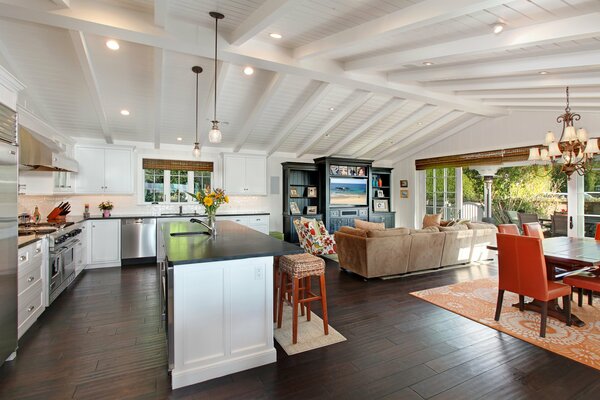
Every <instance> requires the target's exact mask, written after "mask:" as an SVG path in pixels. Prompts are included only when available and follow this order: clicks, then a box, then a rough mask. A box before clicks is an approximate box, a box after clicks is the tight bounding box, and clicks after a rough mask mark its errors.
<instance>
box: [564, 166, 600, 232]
mask: <svg viewBox="0 0 600 400" xmlns="http://www.w3.org/2000/svg"><path fill="white" fill-rule="evenodd" d="M577 178H578V177H577V173H574V174H573V175H572V176H571V179H577ZM583 187H584V193H583V210H584V211H583V212H584V221H585V222H584V225H585V228H584V229H585V236H588V237H594V235H595V233H596V224H597V223H598V222H600V162H598V161H594V164H593V166H592V170H591V171H589V172H588V173H586V174H585V175H584V176H583Z"/></svg>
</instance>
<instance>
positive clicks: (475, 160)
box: [415, 147, 529, 170]
mask: <svg viewBox="0 0 600 400" xmlns="http://www.w3.org/2000/svg"><path fill="white" fill-rule="evenodd" d="M528 157H529V147H513V148H511V149H500V150H490V151H480V152H477V153H467V154H459V155H455V156H444V157H433V158H423V159H420V160H416V161H415V167H416V168H417V170H424V169H429V168H441V167H445V168H448V167H450V168H452V167H454V168H457V167H470V166H475V165H498V164H502V163H505V162H511V161H526V160H527V159H528Z"/></svg>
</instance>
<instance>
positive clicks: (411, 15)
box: [294, 0, 506, 59]
mask: <svg viewBox="0 0 600 400" xmlns="http://www.w3.org/2000/svg"><path fill="white" fill-rule="evenodd" d="M505 2H506V1H505V0H452V1H448V0H425V1H422V2H419V3H417V4H414V5H411V6H408V7H405V8H403V9H401V10H398V11H396V12H393V13H391V14H387V15H384V16H383V17H380V18H377V19H374V20H371V21H368V22H365V23H363V24H361V25H358V26H355V27H352V28H349V29H346V30H344V31H341V32H337V33H335V34H333V35H330V36H327V37H325V38H323V39H320V40H316V41H314V42H312V43H309V44H306V45H304V46H300V47H298V48H296V49H295V50H294V57H296V58H299V59H301V58H307V57H315V56H321V57H322V56H328V57H331V56H334V57H335V56H336V52H339V51H341V50H345V51H348V50H350V51H352V49H353V48H354V49H355V51H356V49H357V48H358V47H361V46H362V47H363V48H364V47H366V46H368V45H369V44H375V43H377V42H378V41H380V40H382V39H384V38H387V37H390V36H392V35H395V34H398V33H400V32H406V31H408V30H412V29H418V28H422V27H425V26H430V25H434V24H438V23H440V22H443V21H447V20H449V19H452V18H456V17H459V16H462V15H465V14H470V13H473V12H476V11H481V10H484V9H486V8H491V7H495V6H499V5H501V4H502V3H505ZM338 55H339V54H338Z"/></svg>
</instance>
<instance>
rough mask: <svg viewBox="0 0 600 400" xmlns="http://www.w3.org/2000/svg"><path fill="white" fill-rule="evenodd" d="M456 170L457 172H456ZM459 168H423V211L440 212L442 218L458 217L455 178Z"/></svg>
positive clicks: (428, 212) (459, 172) (429, 212)
mask: <svg viewBox="0 0 600 400" xmlns="http://www.w3.org/2000/svg"><path fill="white" fill-rule="evenodd" d="M457 171H458V172H457ZM460 178H461V170H460V168H433V169H427V170H425V212H426V213H427V214H439V213H441V214H442V219H454V218H458V217H459V215H458V214H459V213H458V201H457V190H456V188H457V186H458V185H457V179H459V180H460Z"/></svg>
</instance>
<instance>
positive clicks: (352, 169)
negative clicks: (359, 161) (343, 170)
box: [348, 167, 356, 176]
mask: <svg viewBox="0 0 600 400" xmlns="http://www.w3.org/2000/svg"><path fill="white" fill-rule="evenodd" d="M348 175H350V176H356V167H348Z"/></svg>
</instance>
